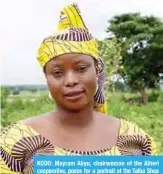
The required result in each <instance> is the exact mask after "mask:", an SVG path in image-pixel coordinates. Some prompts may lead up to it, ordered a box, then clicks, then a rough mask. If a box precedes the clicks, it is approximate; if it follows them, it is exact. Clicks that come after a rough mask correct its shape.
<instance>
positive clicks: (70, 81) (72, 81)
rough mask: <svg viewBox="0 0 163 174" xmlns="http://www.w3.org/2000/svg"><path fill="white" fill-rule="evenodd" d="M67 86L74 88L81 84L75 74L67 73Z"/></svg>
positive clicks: (65, 80) (65, 81)
mask: <svg viewBox="0 0 163 174" xmlns="http://www.w3.org/2000/svg"><path fill="white" fill-rule="evenodd" d="M64 83H65V86H67V87H73V86H75V85H77V84H78V83H79V79H78V78H77V75H76V74H75V73H74V72H67V73H66V75H65V79H64Z"/></svg>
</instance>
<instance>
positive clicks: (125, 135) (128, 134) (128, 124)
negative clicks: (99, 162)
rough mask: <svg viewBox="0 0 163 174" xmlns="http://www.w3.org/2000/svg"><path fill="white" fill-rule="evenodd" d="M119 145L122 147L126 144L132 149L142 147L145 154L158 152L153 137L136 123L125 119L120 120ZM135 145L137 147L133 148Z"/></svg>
mask: <svg viewBox="0 0 163 174" xmlns="http://www.w3.org/2000/svg"><path fill="white" fill-rule="evenodd" d="M117 145H118V146H119V147H120V148H122V149H123V148H124V147H126V145H127V146H128V147H130V146H131V147H132V149H135V147H136V146H137V147H141V151H142V152H143V153H144V154H145V155H156V154H157V149H156V144H155V141H154V139H153V137H152V136H150V135H149V134H148V133H147V132H145V131H144V130H143V129H142V128H140V127H139V126H138V125H137V124H136V123H134V122H132V121H127V120H124V119H121V120H120V130H119V137H118V142H117ZM133 146H135V147H134V148H133ZM128 149H129V148H128ZM136 149H137V148H136ZM138 149H139V148H138Z"/></svg>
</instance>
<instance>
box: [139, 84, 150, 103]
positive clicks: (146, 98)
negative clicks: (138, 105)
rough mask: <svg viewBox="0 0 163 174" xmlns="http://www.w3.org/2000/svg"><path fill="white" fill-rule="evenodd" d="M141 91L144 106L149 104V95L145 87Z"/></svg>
mask: <svg viewBox="0 0 163 174" xmlns="http://www.w3.org/2000/svg"><path fill="white" fill-rule="evenodd" d="M139 91H140V94H141V96H142V101H141V102H142V104H147V103H148V95H147V93H146V91H145V87H142V88H140V89H139Z"/></svg>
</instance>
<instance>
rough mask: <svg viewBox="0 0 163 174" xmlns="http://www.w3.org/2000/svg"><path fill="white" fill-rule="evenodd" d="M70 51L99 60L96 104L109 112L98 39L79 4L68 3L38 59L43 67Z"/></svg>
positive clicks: (42, 46)
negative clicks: (84, 20) (88, 25)
mask: <svg viewBox="0 0 163 174" xmlns="http://www.w3.org/2000/svg"><path fill="white" fill-rule="evenodd" d="M69 53H74V54H75V53H77V54H85V55H89V56H91V57H93V58H94V59H95V60H97V61H98V65H99V66H98V68H99V79H98V84H97V85H98V89H97V91H96V94H95V96H94V99H95V102H94V106H95V109H96V110H97V111H99V112H103V113H107V104H106V101H105V98H104V93H103V85H104V72H105V68H104V63H103V62H102V60H101V59H100V58H99V56H98V44H97V41H96V40H95V39H94V38H93V36H92V35H91V34H90V33H89V31H88V29H87V27H86V26H85V24H84V22H83V19H82V17H81V15H80V11H79V8H78V6H77V4H71V5H68V6H66V7H65V8H64V9H63V10H62V11H61V15H60V20H59V23H58V30H57V32H56V33H55V34H54V35H52V36H50V37H47V38H45V39H44V41H43V42H42V44H41V46H40V48H39V50H38V56H37V59H38V61H39V63H40V65H41V67H45V65H46V63H47V62H49V61H50V60H51V59H53V58H56V57H58V56H61V55H64V54H69Z"/></svg>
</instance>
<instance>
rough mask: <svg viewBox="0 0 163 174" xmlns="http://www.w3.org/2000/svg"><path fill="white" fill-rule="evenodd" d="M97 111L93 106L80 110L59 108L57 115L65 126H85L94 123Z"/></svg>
mask: <svg viewBox="0 0 163 174" xmlns="http://www.w3.org/2000/svg"><path fill="white" fill-rule="evenodd" d="M95 115H96V112H95V111H94V109H93V107H89V108H85V109H82V110H80V111H68V110H64V109H62V108H57V110H56V116H57V119H58V121H59V122H60V123H61V124H62V125H63V126H67V127H69V126H73V127H85V126H88V125H90V124H92V123H93V120H94V118H95Z"/></svg>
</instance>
